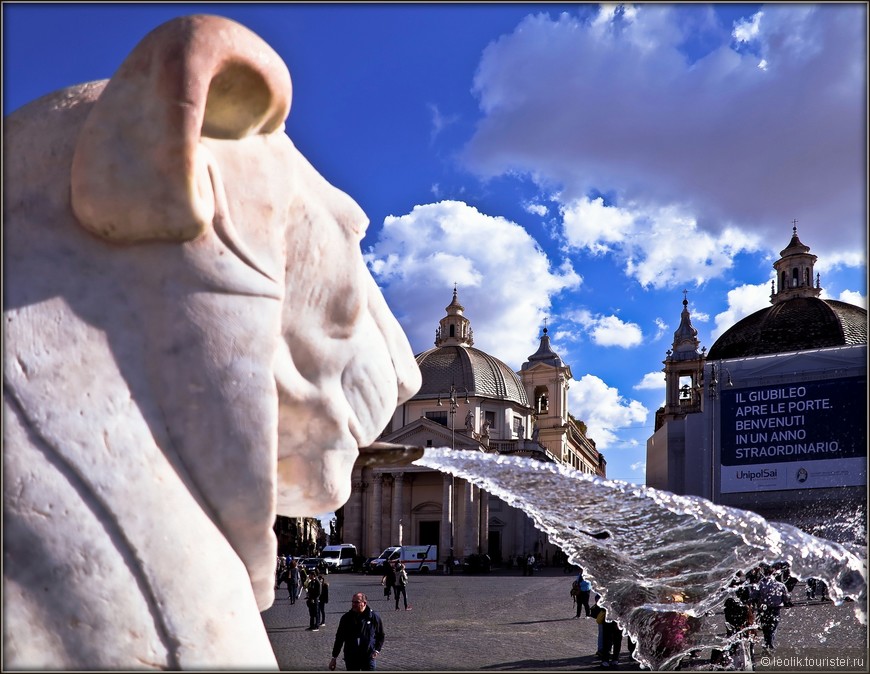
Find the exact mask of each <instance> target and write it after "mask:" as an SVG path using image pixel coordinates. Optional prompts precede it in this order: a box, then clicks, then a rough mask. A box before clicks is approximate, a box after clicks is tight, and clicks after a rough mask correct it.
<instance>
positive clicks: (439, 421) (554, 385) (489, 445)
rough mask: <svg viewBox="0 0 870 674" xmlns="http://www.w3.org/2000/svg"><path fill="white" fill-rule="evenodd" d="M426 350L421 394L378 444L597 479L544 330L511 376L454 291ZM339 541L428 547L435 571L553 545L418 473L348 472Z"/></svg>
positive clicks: (550, 549) (547, 554)
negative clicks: (453, 560) (479, 339)
mask: <svg viewBox="0 0 870 674" xmlns="http://www.w3.org/2000/svg"><path fill="white" fill-rule="evenodd" d="M445 310H446V315H445V316H444V317H443V318H442V319H441V321H440V323H439V326H438V328H437V330H436V334H435V347H434V348H432V349H429V350H428V351H424V352H423V353H420V354H418V355H417V356H416V359H417V363H418V365H419V366H420V370H421V373H422V381H423V383H422V386H421V388H420V391H419V392H418V393H417V394H416V395H415V396H414V397H412V398H411V399H410V400H408V401H407V402H406V403H404V404H403V405H401V406H399V407H398V408H397V409H396V410H395V413H394V414H393V417H392V419H391V421H390V423H389V424H388V426H387V427H386V428H385V429H384V432H383V434H382V435H381V437H380V438H379V440H380V441H382V442H389V443H395V444H401V445H411V446H416V447H424V448H425V447H448V448H451V449H456V450H465V451H473V452H488V453H499V454H510V455H516V456H527V457H533V458H535V459H538V460H541V461H552V462H558V463H562V464H565V465H569V466H572V467H573V468H575V469H577V470H580V471H584V472H587V473H590V474H597V475H601V476H602V477H603V476H605V475H606V461H605V459H604V457H603V456H602V455H601V454H600V453H599V452H598V451H597V450H596V448H595V443H594V441H592V440H591V439H590V438H588V437H587V436H586V429H585V426H584V425H583V424H582V422H579V421H577V420H576V419H574V417H573V416H572V415H571V414H570V413H569V411H568V397H567V391H568V386H569V382H570V380H571V378H572V375H571V368H570V367H569V366H568V365H567V364H565V363H563V362H562V360H561V358H560V357H559V356H558V354H556V353H555V352H554V351H553V350H552V348H551V346H550V341H549V336H548V334H547V330H546V328H545V329H544V332H543V335H542V337H541V340H540V346H539V348H538V350H537V351H536V352H535V353H534V354H532V355H531V356H529V358H528V360H527V361H526V362H525V363H524V364H523V365H522V368H521V369H520V370H519V371H518V372H515V371H513V370H512V369H511V368H510V367H508V366H507V365H506V364H505V363H503V362H502V361H500V360H498V359H497V358H495V357H493V356H491V355H489V354H487V353H485V352H484V351H481V350H479V349H477V348H475V347H474V346H473V344H474V335H473V330H472V328H471V322H470V320H469V319H468V318H467V317H466V316H465V315H464V307H463V306H462V305H461V304H460V303H459V300H458V297H457V292H456V290H455V289H454V292H453V299H452V301H451V302H450V304H449V305H448V306H447V307H446V309H445ZM337 517H338V519H339V527H340V531H341V537H342V542H345V543H353V544H355V545H356V546H357V549H358V550H359V551H360V553H361V554H362V555H364V556H366V557H370V556H375V555H377V554H379V553H380V552H381V551H382V550H383V549H384V548H386V547H388V546H391V545H437V546H438V556H439V564H443V563H444V561H445V560H446V558H447V557H448V556H449V555H450V553H451V551H452V552H453V554H454V556H455V557H458V558H465V557H468V556H469V555H472V554H479V553H486V554H488V555H489V556H490V558H491V559H492V560H493V562H495V563H498V562H500V561H503V560H508V558H510V557H512V558H514V559H516V558H519V557H524V556H525V555H528V554H530V553H531V554H534V555H535V556H536V557H540V558H544V559H548V560H549V559H552V556H553V554H554V552H556V550H557V548H556V547H555V546H554V545H552V544H550V543H549V541H548V540H547V537H546V535H545V534H544V533H542V532H540V531H539V530H537V529H536V528H535V527H534V525H533V524H532V521H531V519H530V518H529V517H528V516H526V515H525V514H524V513H523V512H522V511H520V510H518V509H516V508H513V507H512V506H509V505H508V504H507V503H505V502H504V501H502V500H501V499H499V498H497V497H495V496H492V495H490V494H488V493H487V492H485V491H484V490H482V489H480V488H478V487H476V486H475V485H473V484H470V483H468V482H466V481H465V480H463V479H460V478H456V477H453V476H450V475H446V474H443V473H440V472H438V471H435V470H432V469H429V468H423V467H419V466H413V465H411V466H403V467H385V466H376V467H372V466H359V465H358V466H357V467H355V468H354V473H353V480H352V491H351V496H350V499H349V500H348V502H347V503H346V504H345V505H344V506H343V507H342V508H341V509H340V511H339V512H338V513H337Z"/></svg>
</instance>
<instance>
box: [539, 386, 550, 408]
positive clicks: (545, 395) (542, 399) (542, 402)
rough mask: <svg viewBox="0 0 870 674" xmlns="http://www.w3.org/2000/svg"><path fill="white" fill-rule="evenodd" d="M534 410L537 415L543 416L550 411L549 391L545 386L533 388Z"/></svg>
mask: <svg viewBox="0 0 870 674" xmlns="http://www.w3.org/2000/svg"><path fill="white" fill-rule="evenodd" d="M535 409H536V410H537V411H538V414H543V413H546V412H548V411H549V409H550V391H549V389H548V388H547V387H546V386H538V387H537V388H535Z"/></svg>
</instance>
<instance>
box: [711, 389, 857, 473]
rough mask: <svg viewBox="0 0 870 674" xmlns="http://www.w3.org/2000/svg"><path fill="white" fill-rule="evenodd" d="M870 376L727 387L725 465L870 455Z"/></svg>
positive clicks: (723, 463) (723, 405)
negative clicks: (868, 430)
mask: <svg viewBox="0 0 870 674" xmlns="http://www.w3.org/2000/svg"><path fill="white" fill-rule="evenodd" d="M866 389H867V380H866V378H864V377H848V378H843V379H826V380H823V381H808V382H803V383H801V384H786V385H778V386H759V387H755V388H745V389H736V390H723V391H722V394H721V395H722V417H721V419H722V426H721V430H722V435H721V438H722V440H721V445H720V446H721V448H722V453H721V461H722V465H724V466H744V465H753V464H771V463H783V462H791V461H796V460H803V461H805V460H815V459H820V460H821V459H824V460H829V459H846V458H854V457H863V456H866V455H867V435H866V427H867V391H866Z"/></svg>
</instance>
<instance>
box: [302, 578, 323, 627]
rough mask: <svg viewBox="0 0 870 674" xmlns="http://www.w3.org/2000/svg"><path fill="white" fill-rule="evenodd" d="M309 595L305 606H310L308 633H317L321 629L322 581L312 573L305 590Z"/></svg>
mask: <svg viewBox="0 0 870 674" xmlns="http://www.w3.org/2000/svg"><path fill="white" fill-rule="evenodd" d="M305 589H306V590H307V591H308V595H307V597H306V599H305V604H306V605H307V606H308V631H310V632H317V631H318V630H319V629H320V622H319V620H318V617H319V614H320V581H319V580H317V576H316V575H315V574H314V573H313V572H312V573H311V574H310V575H309V577H308V586H307V587H306V588H305Z"/></svg>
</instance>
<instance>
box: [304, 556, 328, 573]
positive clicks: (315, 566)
mask: <svg viewBox="0 0 870 674" xmlns="http://www.w3.org/2000/svg"><path fill="white" fill-rule="evenodd" d="M299 563H300V564H301V565H302V566H303V567H305V570H306V571H319V572H320V573H325V572H326V564H324V563H323V557H303V558H302V559H301V560H299Z"/></svg>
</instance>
